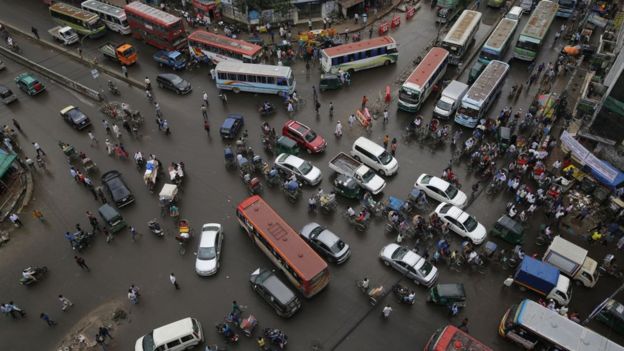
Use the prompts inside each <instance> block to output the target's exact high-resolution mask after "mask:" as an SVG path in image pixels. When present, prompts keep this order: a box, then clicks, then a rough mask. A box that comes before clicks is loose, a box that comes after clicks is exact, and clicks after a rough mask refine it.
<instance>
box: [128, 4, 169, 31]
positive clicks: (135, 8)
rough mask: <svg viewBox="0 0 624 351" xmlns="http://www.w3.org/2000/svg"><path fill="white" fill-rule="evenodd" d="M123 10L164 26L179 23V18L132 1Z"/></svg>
mask: <svg viewBox="0 0 624 351" xmlns="http://www.w3.org/2000/svg"><path fill="white" fill-rule="evenodd" d="M124 10H126V11H127V12H131V13H134V14H136V15H139V16H141V17H145V18H148V19H150V20H151V21H152V22H155V23H160V24H163V25H165V26H169V25H172V24H175V23H176V22H178V21H180V17H177V16H174V15H172V14H170V13H168V12H165V11H161V10H159V9H157V8H155V7H151V6H149V5H146V4H144V3H142V2H138V1H134V2H131V3H129V4H128V5H126V6H124Z"/></svg>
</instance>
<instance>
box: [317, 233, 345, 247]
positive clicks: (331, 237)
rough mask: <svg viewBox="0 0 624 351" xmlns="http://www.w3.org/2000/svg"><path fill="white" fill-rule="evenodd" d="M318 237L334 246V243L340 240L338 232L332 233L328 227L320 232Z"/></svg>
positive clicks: (328, 244) (319, 239)
mask: <svg viewBox="0 0 624 351" xmlns="http://www.w3.org/2000/svg"><path fill="white" fill-rule="evenodd" d="M316 239H317V240H318V241H320V242H322V243H324V244H326V245H327V246H329V247H332V246H334V244H335V243H337V242H338V241H339V240H340V238H338V236H336V234H334V233H332V232H331V231H330V230H328V229H327V228H325V229H324V230H323V231H322V232H320V233H319V235H318V236H317V237H316Z"/></svg>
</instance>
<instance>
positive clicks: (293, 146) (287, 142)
mask: <svg viewBox="0 0 624 351" xmlns="http://www.w3.org/2000/svg"><path fill="white" fill-rule="evenodd" d="M283 153H285V154H289V155H295V156H297V155H299V145H297V142H296V141H294V140H292V139H291V138H289V137H287V136H283V135H282V136H281V137H279V138H277V141H276V142H275V154H277V155H279V154H283Z"/></svg>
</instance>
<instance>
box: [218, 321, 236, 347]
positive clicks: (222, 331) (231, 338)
mask: <svg viewBox="0 0 624 351" xmlns="http://www.w3.org/2000/svg"><path fill="white" fill-rule="evenodd" d="M215 328H216V329H217V333H218V334H219V335H223V337H224V338H225V341H226V342H228V343H231V344H235V343H237V342H238V339H239V336H238V334H236V333H235V332H234V330H232V328H231V327H230V326H229V325H228V324H227V323H219V324H217V325H216V326H215Z"/></svg>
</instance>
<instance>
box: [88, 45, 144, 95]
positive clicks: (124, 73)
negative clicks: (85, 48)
mask: <svg viewBox="0 0 624 351" xmlns="http://www.w3.org/2000/svg"><path fill="white" fill-rule="evenodd" d="M80 51H81V55H80V56H82V50H80ZM121 73H123V75H124V77H125V78H128V67H126V66H123V65H122V66H121ZM148 91H149V90H148Z"/></svg>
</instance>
